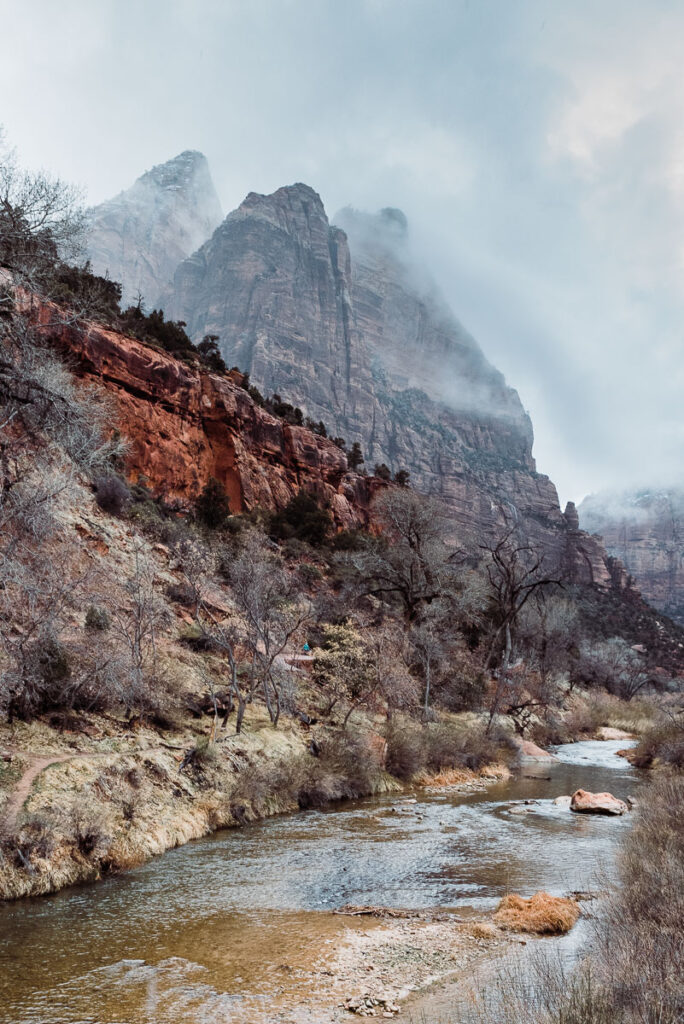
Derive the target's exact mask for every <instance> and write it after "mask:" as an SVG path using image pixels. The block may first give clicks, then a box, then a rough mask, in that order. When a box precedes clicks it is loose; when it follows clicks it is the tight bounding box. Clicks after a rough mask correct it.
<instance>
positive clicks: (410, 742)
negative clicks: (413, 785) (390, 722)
mask: <svg viewBox="0 0 684 1024" xmlns="http://www.w3.org/2000/svg"><path fill="white" fill-rule="evenodd" d="M426 760H427V751H426V744H425V743H424V742H423V739H422V737H421V735H420V733H418V732H417V731H416V730H415V729H413V730H412V729H408V728H396V727H393V728H391V729H389V730H388V733H387V757H386V760H385V766H386V768H387V771H388V772H389V773H390V775H394V776H395V777H396V778H397V779H402V780H403V781H405V782H408V781H409V780H410V779H412V778H413V776H414V775H417V774H418V773H419V772H420V771H422V769H423V768H424V767H425V763H426Z"/></svg>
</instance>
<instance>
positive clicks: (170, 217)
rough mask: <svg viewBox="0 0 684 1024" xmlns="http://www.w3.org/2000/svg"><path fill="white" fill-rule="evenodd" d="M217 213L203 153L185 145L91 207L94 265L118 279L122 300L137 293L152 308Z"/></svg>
mask: <svg viewBox="0 0 684 1024" xmlns="http://www.w3.org/2000/svg"><path fill="white" fill-rule="evenodd" d="M221 217H222V213H221V205H220V203H219V199H218V196H217V195H216V190H215V189H214V185H213V182H212V180H211V175H210V173H209V165H208V164H207V161H206V158H205V157H204V156H202V154H201V153H196V152H194V151H191V150H187V151H186V152H184V153H181V154H180V155H179V156H177V157H175V159H173V160H169V161H168V162H167V163H165V164H160V165H159V166H157V167H153V168H152V170H151V171H147V173H146V174H143V175H142V177H140V178H138V180H137V181H136V182H135V183H134V184H133V185H132V186H131V188H129V189H127V190H126V191H125V192H121V193H120V194H119V195H118V196H115V197H114V198H113V199H110V200H108V201H107V202H104V203H101V204H100V205H99V206H96V207H94V208H93V209H92V210H91V211H90V233H89V243H88V254H89V257H90V261H91V263H92V266H93V270H94V271H95V273H97V274H108V275H109V277H110V278H111V279H112V280H113V281H120V282H121V283H122V285H123V301H124V304H128V303H131V302H135V301H136V299H137V297H138V294H142V296H143V298H144V300H145V303H146V305H147V306H148V307H149V308H150V309H151V308H152V307H153V306H156V305H157V304H158V302H159V298H160V296H161V293H162V292H163V291H164V290H165V289H167V288H168V286H169V284H170V282H171V281H172V280H173V274H174V271H175V269H176V267H177V266H178V264H179V263H180V261H181V260H183V259H185V257H186V256H189V255H190V253H192V252H194V251H195V249H197V247H198V246H200V245H201V244H202V243H203V242H204V241H205V240H206V239H207V238H208V237H209V236H210V235H211V233H212V231H213V230H214V228H215V227H216V225H217V224H218V223H219V222H220V220H221Z"/></svg>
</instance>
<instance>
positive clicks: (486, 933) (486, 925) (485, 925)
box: [470, 921, 500, 939]
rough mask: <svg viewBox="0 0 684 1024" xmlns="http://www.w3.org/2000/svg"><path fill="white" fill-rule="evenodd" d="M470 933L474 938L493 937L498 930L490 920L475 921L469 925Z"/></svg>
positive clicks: (497, 933)
mask: <svg viewBox="0 0 684 1024" xmlns="http://www.w3.org/2000/svg"><path fill="white" fill-rule="evenodd" d="M470 934H471V935H472V936H473V937H474V938H476V939H495V938H496V937H497V935H500V932H499V931H498V930H497V929H496V928H495V927H494V925H493V924H492V923H491V922H490V921H476V922H475V924H473V925H471V926H470Z"/></svg>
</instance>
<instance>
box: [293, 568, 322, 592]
mask: <svg viewBox="0 0 684 1024" xmlns="http://www.w3.org/2000/svg"><path fill="white" fill-rule="evenodd" d="M297 575H298V577H299V579H300V580H301V581H302V584H303V585H304V586H305V587H310V586H312V584H314V583H318V582H319V581H320V580H322V579H323V573H322V572H321V570H320V569H319V568H318V566H317V565H313V564H312V563H311V562H302V564H301V565H300V566H299V567H298V569H297Z"/></svg>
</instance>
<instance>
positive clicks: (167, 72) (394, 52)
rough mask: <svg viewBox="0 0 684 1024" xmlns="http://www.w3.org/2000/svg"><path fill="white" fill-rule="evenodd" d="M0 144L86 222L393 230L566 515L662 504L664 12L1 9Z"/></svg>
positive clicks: (188, 2) (675, 31)
mask: <svg viewBox="0 0 684 1024" xmlns="http://www.w3.org/2000/svg"><path fill="white" fill-rule="evenodd" d="M0 26H1V28H0V123H2V124H4V125H5V128H6V131H7V134H8V136H9V141H11V142H12V143H14V144H15V145H16V146H17V148H18V150H19V155H20V158H21V160H22V162H23V163H24V164H27V165H29V166H32V167H39V166H42V167H45V168H48V169H50V170H52V171H54V172H56V173H58V174H59V175H60V176H62V177H64V178H66V179H69V180H70V181H74V182H76V183H78V184H80V185H82V186H83V187H84V189H85V191H86V198H87V200H88V201H89V202H93V203H95V202H98V201H100V200H101V199H104V198H107V197H109V196H110V195H112V194H114V193H116V192H118V191H120V190H121V189H122V188H124V187H127V186H128V185H129V184H131V183H132V181H133V180H134V179H135V178H136V177H138V176H139V175H140V174H141V173H142V172H143V171H144V170H147V169H149V168H150V167H151V166H152V165H153V164H156V163H160V162H163V161H164V160H166V159H168V158H170V157H172V156H175V155H176V154H177V153H178V152H180V151H181V150H183V149H189V148H193V149H199V150H201V151H202V152H204V153H205V154H206V155H207V157H208V159H209V162H210V165H211V169H212V173H213V176H214V180H215V183H216V186H217V189H218V191H219V194H220V196H221V200H222V203H223V205H224V209H225V210H226V212H228V211H229V210H230V209H232V208H233V207H234V206H236V205H237V204H238V203H239V202H240V201H241V200H242V199H243V198H244V196H245V194H246V193H247V192H249V191H258V192H271V191H273V190H274V189H275V188H277V187H279V186H280V185H285V184H291V183H292V182H295V181H304V182H307V183H308V184H310V185H312V186H313V187H314V188H316V189H317V191H319V192H320V193H321V196H322V197H323V200H324V202H325V204H326V208H327V209H328V212H329V214H330V215H331V216H332V214H333V213H334V211H335V210H337V209H338V208H339V207H340V206H343V205H346V204H352V205H354V206H357V207H360V208H365V209H370V210H375V209H377V208H379V207H382V206H398V207H401V208H402V209H403V210H404V211H405V213H406V215H407V217H408V219H409V226H410V230H411V234H412V237H413V239H414V242H415V244H416V246H417V247H418V249H419V251H420V252H421V253H423V254H424V258H425V260H426V261H427V262H428V263H429V265H430V267H431V269H432V271H433V273H434V274H435V275H436V277H437V278H438V280H439V282H440V284H441V286H442V288H443V290H444V291H445V293H446V294H447V296H448V298H449V299H450V301H451V304H452V306H453V308H454V310H455V312H456V314H457V315H458V316H459V318H460V319H461V320H462V322H463V323H464V324H465V326H466V327H467V328H468V329H469V330H470V331H471V333H473V334H474V335H475V337H476V338H477V339H478V340H479V342H480V344H481V346H482V348H483V349H484V351H485V353H486V354H487V356H488V357H489V358H490V359H491V361H492V362H493V363H494V364H495V365H496V366H497V367H499V369H501V370H502V371H503V372H504V373H505V375H506V377H507V379H508V382H509V383H510V384H512V385H513V386H514V387H516V388H517V389H518V391H519V393H520V396H521V398H522V401H523V404H524V405H525V407H526V408H527V409H528V410H529V411H530V413H531V415H532V420H533V423H534V428H535V437H536V441H535V455H536V457H537V462H538V468H539V469H540V470H541V471H542V472H545V473H548V474H549V475H550V476H551V477H552V478H553V480H554V481H555V482H556V484H557V485H558V488H559V491H560V495H561V498H562V499H563V500H566V499H568V498H573V499H575V500H579V499H581V498H582V496H583V495H584V494H586V493H587V492H589V491H592V490H597V489H601V488H604V487H612V486H623V485H625V486H628V485H630V484H632V483H647V484H650V483H670V482H675V481H679V482H680V483H681V482H682V477H683V476H684V474H683V473H682V450H683V442H684V344H683V335H684V2H682V0H591V2H585V0H567V2H560V0H136V2H133V0H60V2H59V3H57V2H55V0H21V2H19V0H17V2H15V0H0Z"/></svg>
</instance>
